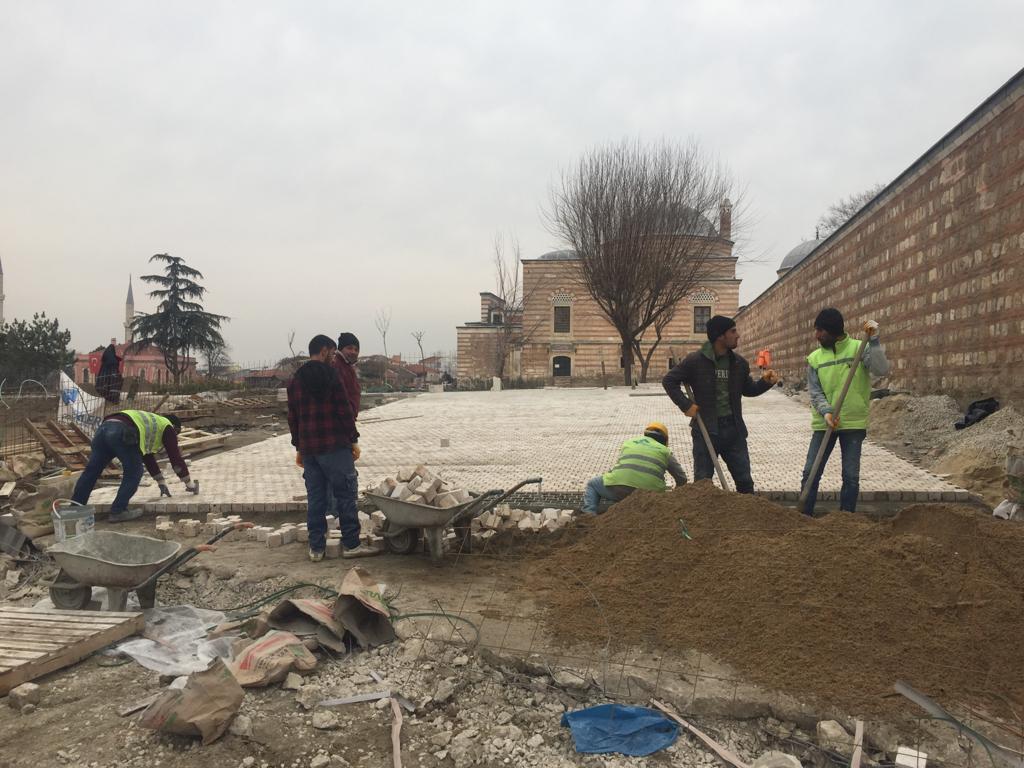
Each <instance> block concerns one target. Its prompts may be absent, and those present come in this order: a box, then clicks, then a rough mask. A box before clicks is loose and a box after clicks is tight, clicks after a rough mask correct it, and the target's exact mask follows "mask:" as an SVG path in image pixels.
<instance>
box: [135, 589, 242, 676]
mask: <svg viewBox="0 0 1024 768" xmlns="http://www.w3.org/2000/svg"><path fill="white" fill-rule="evenodd" d="M143 613H144V614H145V617H146V629H145V630H144V632H143V637H142V638H136V639H134V640H127V641H125V642H123V643H121V644H120V645H119V646H117V650H118V651H119V652H120V653H123V654H125V655H127V656H130V657H131V658H133V659H134V660H135V661H137V662H138V663H139V664H141V665H142V666H144V667H145V668H146V669H152V670H153V671H154V672H159V673H160V674H162V675H189V674H192V673H193V672H201V671H203V670H205V669H206V668H207V667H209V666H210V662H211V661H213V659H215V658H222V659H230V658H231V644H232V642H233V641H234V640H235V639H236V637H235V636H226V637H218V638H217V639H216V640H207V639H206V634H207V632H208V631H209V630H210V629H211V628H212V627H215V626H216V625H217V624H220V623H221V622H222V621H224V614H223V613H221V612H220V611H207V610H204V609H202V608H195V607H193V606H191V605H177V606H172V607H169V608H163V607H160V608H150V609H148V610H146V611H144V612H143Z"/></svg>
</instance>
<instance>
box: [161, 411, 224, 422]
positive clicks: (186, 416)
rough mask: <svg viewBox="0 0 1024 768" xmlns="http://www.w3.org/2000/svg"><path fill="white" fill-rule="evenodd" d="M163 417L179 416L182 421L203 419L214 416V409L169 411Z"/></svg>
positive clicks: (162, 414)
mask: <svg viewBox="0 0 1024 768" xmlns="http://www.w3.org/2000/svg"><path fill="white" fill-rule="evenodd" d="M160 415H161V416H177V417H178V419H179V420H180V421H190V420H192V419H201V418H203V417H204V416H213V408H187V409H182V410H180V411H167V412H165V413H161V414H160Z"/></svg>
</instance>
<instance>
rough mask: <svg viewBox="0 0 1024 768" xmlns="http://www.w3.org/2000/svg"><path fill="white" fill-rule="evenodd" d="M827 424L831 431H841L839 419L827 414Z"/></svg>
mask: <svg viewBox="0 0 1024 768" xmlns="http://www.w3.org/2000/svg"><path fill="white" fill-rule="evenodd" d="M825 423H826V424H828V427H829V429H839V417H838V416H836V415H834V414H831V413H826V414H825Z"/></svg>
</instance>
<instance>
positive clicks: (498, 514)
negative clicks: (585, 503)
mask: <svg viewBox="0 0 1024 768" xmlns="http://www.w3.org/2000/svg"><path fill="white" fill-rule="evenodd" d="M572 517H573V511H572V510H571V509H553V508H551V509H543V510H541V511H540V512H530V511H528V510H525V509H513V508H512V507H510V506H509V505H508V504H499V505H498V506H497V507H495V508H494V509H493V510H490V511H488V512H484V513H483V514H482V515H480V517H478V518H476V519H474V520H473V523H472V528H473V530H474V531H479V533H480V536H481V538H489V535H491V536H493V535H494V533H496V532H497V531H501V530H509V529H512V528H517V529H519V530H521V531H556V530H558V529H559V528H561V527H562V526H564V525H566V524H568V523H569V522H570V521H572ZM488 534H489V535H488Z"/></svg>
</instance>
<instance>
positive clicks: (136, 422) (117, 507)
mask: <svg viewBox="0 0 1024 768" xmlns="http://www.w3.org/2000/svg"><path fill="white" fill-rule="evenodd" d="M179 432H181V422H180V421H179V420H178V417H177V416H174V415H169V416H161V415H160V414H158V413H150V412H149V411H120V412H119V413H112V414H110V415H109V416H107V418H105V419H104V420H103V421H102V422H101V423H100V426H99V429H97V430H96V434H95V435H94V436H93V438H92V448H91V453H90V454H89V463H88V464H87V465H86V467H85V470H84V471H83V472H82V476H81V477H79V478H78V482H77V483H75V492H74V493H73V494H72V496H71V499H72V501H75V502H78V503H79V504H85V503H86V502H88V501H89V494H91V493H92V489H93V488H95V487H96V481H97V480H99V477H100V473H102V472H103V470H104V468H105V467H106V466H107V465H108V464H109V463H110V462H111V461H113V460H114V459H115V458H116V459H117V460H118V461H120V462H121V485H120V487H119V488H118V489H117V496H116V497H115V498H114V502H113V503H112V504H111V505H110V522H112V523H123V522H126V521H128V520H135V519H136V518H139V517H141V516H142V510H141V509H128V502H129V501H131V498H132V496H134V495H135V492H136V491H137V490H138V489H139V482H140V481H141V480H142V467H143V465H145V467H146V469H148V470H149V474H150V475H152V476H153V479H154V480H156V482H157V485H158V486H159V487H160V495H161V496H170V495H171V491H170V489H169V488H168V487H167V481H166V480H164V476H163V473H162V472H161V471H160V465H159V464H158V463H157V460H156V455H157V454H158V453H159V452H160V451H161V450H163V451H166V452H167V458H168V459H170V461H171V466H172V467H173V468H174V472H175V474H177V476H178V477H179V478H180V479H181V481H182V482H183V483H185V490H187V491H190V492H191V493H196V492H197V491H198V486H197V485H196V483H194V482H193V481H192V479H191V478H190V477H189V474H188V467H187V466H186V465H185V460H184V459H183V458H182V457H181V451H180V450H179V449H178V433H179Z"/></svg>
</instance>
